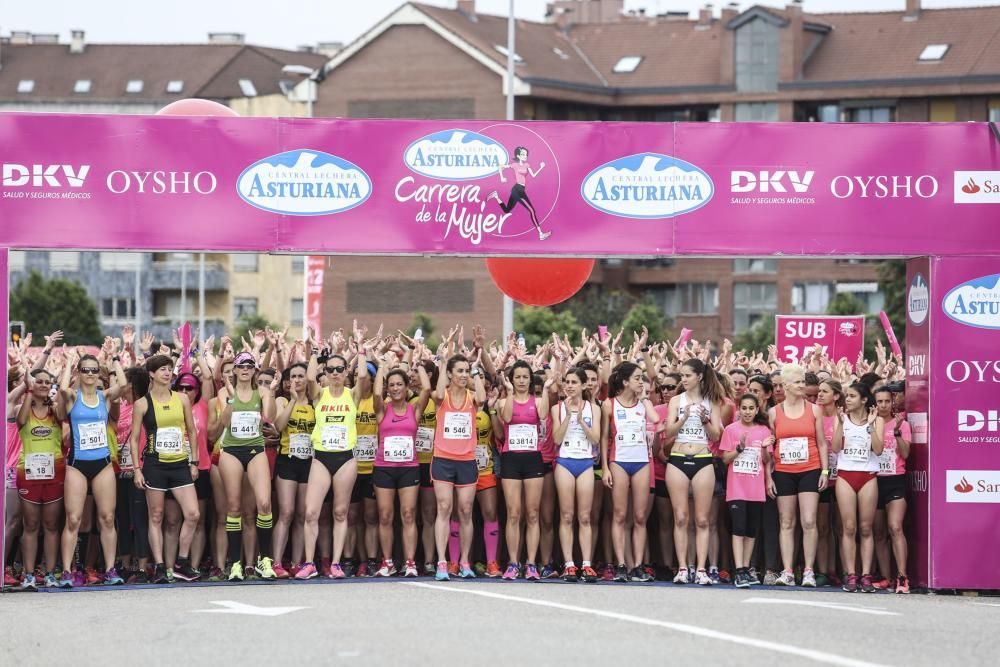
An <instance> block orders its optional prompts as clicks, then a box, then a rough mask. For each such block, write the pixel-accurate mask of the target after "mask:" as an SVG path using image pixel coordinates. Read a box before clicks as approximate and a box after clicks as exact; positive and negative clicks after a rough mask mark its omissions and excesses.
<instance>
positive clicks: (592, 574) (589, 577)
mask: <svg viewBox="0 0 1000 667" xmlns="http://www.w3.org/2000/svg"><path fill="white" fill-rule="evenodd" d="M597 578H598V577H597V570H595V569H594V568H592V567H591V566H590V565H584V566H583V580H584V581H586V582H587V583H588V584H596V583H597Z"/></svg>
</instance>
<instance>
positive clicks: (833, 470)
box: [830, 455, 837, 482]
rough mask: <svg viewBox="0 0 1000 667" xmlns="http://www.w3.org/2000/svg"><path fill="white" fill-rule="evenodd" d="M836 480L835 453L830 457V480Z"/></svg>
mask: <svg viewBox="0 0 1000 667" xmlns="http://www.w3.org/2000/svg"><path fill="white" fill-rule="evenodd" d="M836 480H837V457H836V455H834V456H831V457H830V481H831V482H834V481H836Z"/></svg>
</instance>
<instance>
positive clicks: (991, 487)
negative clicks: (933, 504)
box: [946, 470, 1000, 503]
mask: <svg viewBox="0 0 1000 667" xmlns="http://www.w3.org/2000/svg"><path fill="white" fill-rule="evenodd" d="M946 484H947V490H948V493H947V502H949V503H1000V471H998V470H948V471H947V473H946Z"/></svg>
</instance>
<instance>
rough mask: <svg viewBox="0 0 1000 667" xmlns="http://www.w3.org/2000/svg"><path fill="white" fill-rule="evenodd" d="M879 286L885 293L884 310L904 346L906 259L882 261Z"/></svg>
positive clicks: (897, 337)
mask: <svg viewBox="0 0 1000 667" xmlns="http://www.w3.org/2000/svg"><path fill="white" fill-rule="evenodd" d="M878 288H879V290H880V291H881V292H882V294H883V295H885V305H884V306H883V310H885V314H886V315H887V316H888V317H889V322H891V323H892V328H893V331H894V332H895V334H896V339H897V340H898V341H899V346H900V347H902V346H903V342H904V339H905V338H906V260H904V259H887V260H885V261H884V262H882V263H881V264H880V265H879V267H878Z"/></svg>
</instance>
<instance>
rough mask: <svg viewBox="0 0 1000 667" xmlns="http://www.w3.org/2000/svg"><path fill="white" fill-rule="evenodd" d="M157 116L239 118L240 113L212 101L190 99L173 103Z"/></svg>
mask: <svg viewBox="0 0 1000 667" xmlns="http://www.w3.org/2000/svg"><path fill="white" fill-rule="evenodd" d="M156 115H157V116H239V114H238V113H236V112H235V111H233V110H232V109H230V108H229V107H227V106H225V105H223V104H219V103H218V102H213V101H212V100H201V99H197V98H188V99H186V100H177V101H176V102H171V103H170V104H168V105H167V106H165V107H163V108H162V109H160V110H159V111H157V112H156Z"/></svg>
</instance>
